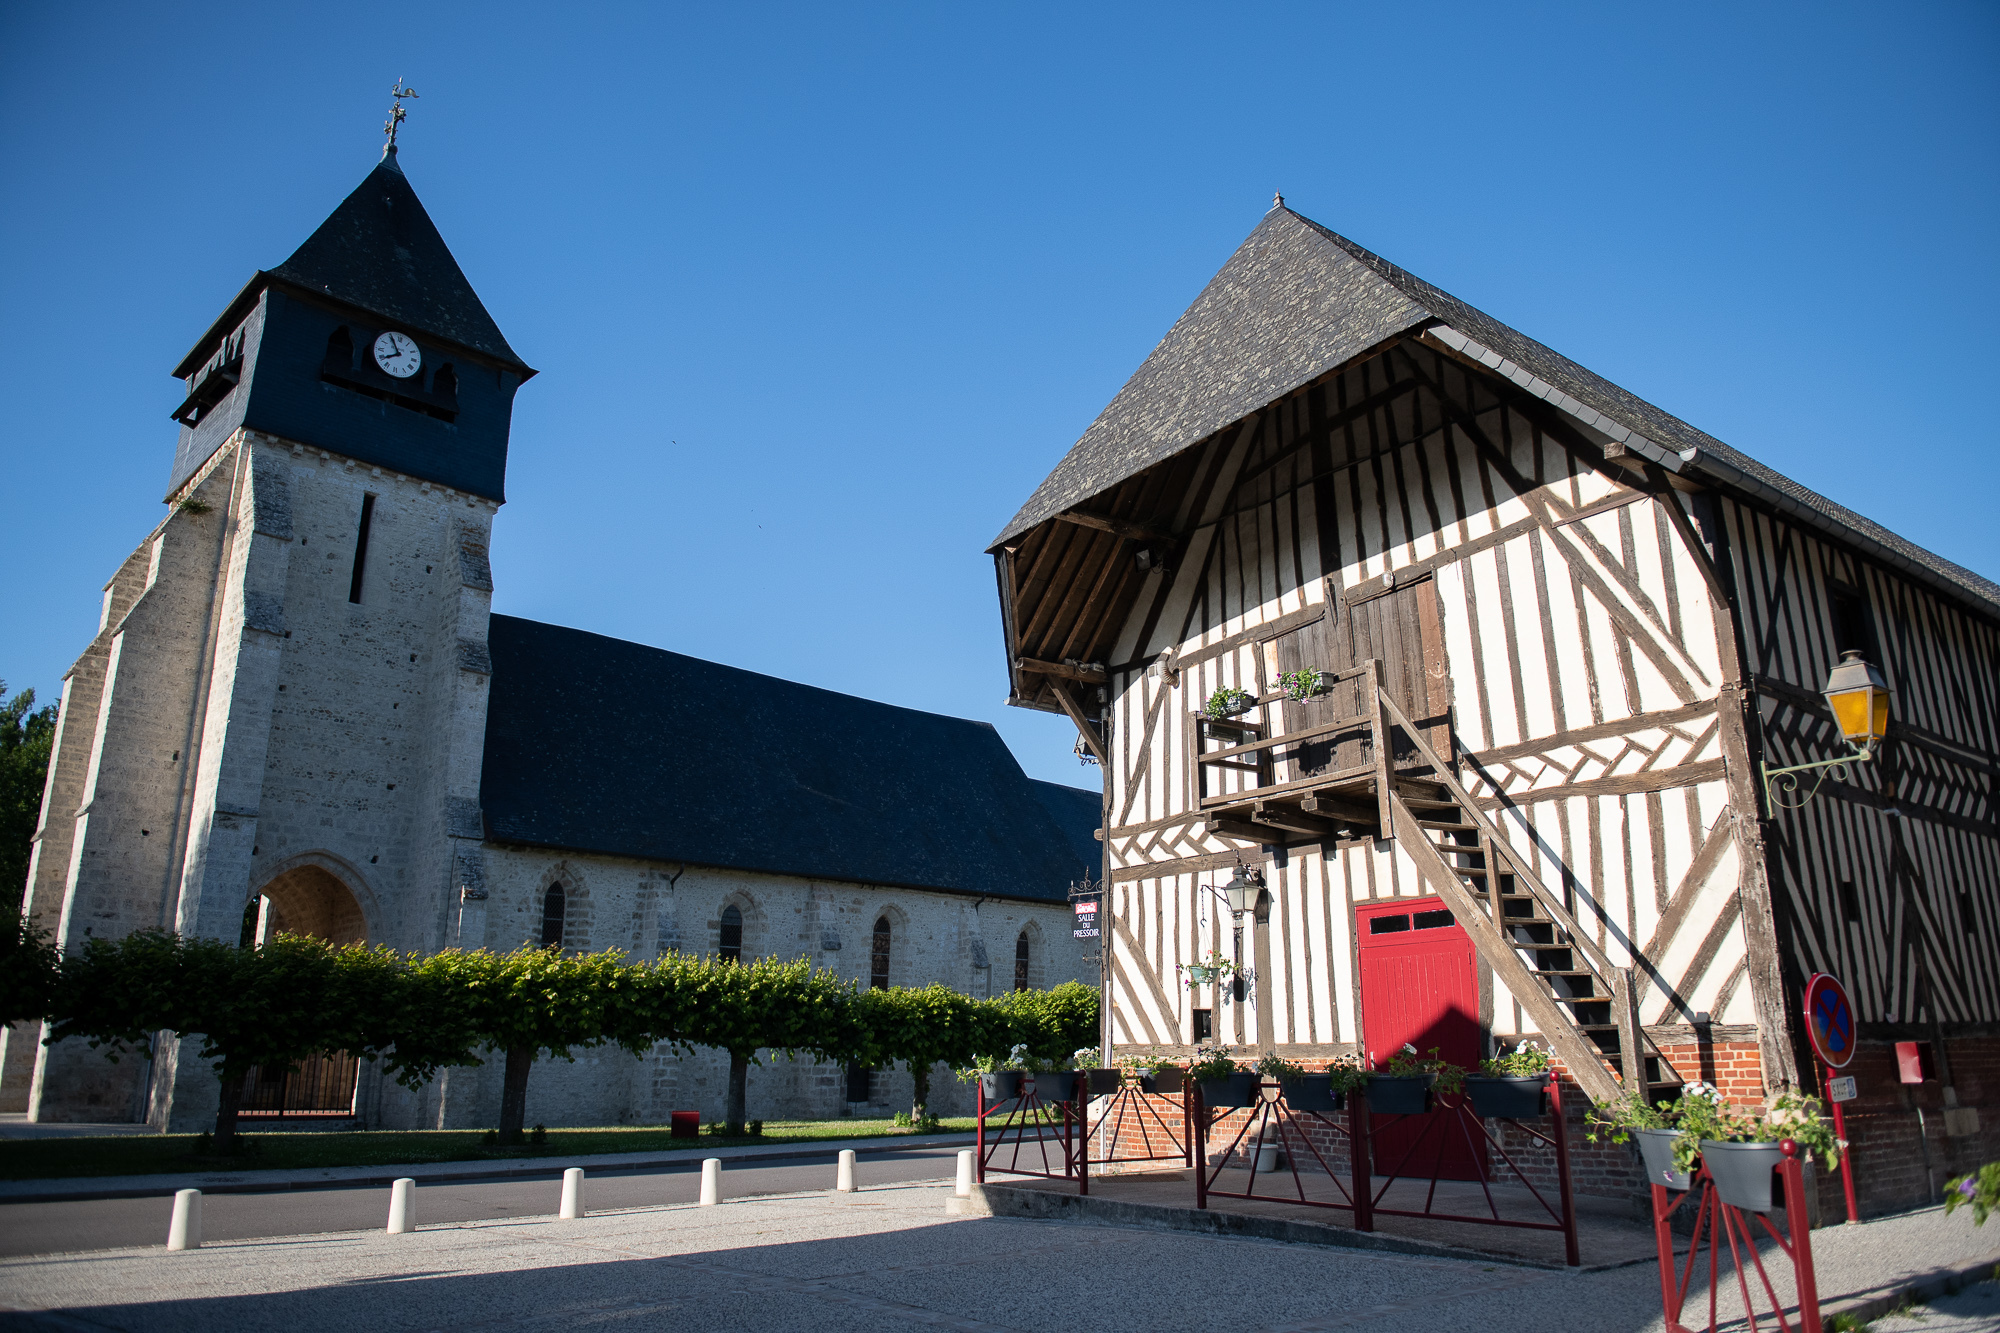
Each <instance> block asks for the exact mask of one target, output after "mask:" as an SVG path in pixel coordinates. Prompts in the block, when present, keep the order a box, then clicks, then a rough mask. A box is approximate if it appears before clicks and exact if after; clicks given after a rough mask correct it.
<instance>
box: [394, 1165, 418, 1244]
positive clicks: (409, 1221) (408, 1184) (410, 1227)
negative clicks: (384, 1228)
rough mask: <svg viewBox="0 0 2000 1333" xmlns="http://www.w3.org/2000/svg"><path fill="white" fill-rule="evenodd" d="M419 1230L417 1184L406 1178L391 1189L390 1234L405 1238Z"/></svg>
mask: <svg viewBox="0 0 2000 1333" xmlns="http://www.w3.org/2000/svg"><path fill="white" fill-rule="evenodd" d="M416 1229H417V1182H416V1181H415V1180H414V1179H412V1178H411V1177H409V1176H404V1177H403V1178H402V1179H401V1180H398V1181H397V1182H396V1183H395V1184H393V1185H391V1186H390V1187H389V1234H390V1235H392V1236H404V1235H408V1234H409V1233H410V1232H412V1231H415V1230H416Z"/></svg>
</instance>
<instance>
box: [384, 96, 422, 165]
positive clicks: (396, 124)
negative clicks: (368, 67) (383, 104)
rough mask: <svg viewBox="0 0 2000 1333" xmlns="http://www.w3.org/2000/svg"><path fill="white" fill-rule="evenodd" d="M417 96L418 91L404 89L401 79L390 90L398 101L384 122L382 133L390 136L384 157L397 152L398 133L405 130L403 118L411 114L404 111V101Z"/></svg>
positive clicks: (390, 109)
mask: <svg viewBox="0 0 2000 1333" xmlns="http://www.w3.org/2000/svg"><path fill="white" fill-rule="evenodd" d="M416 95H417V90H416V89H415V88H406V87H404V86H403V81H402V79H400V78H399V79H397V80H396V86H395V87H393V88H391V89H390V90H389V96H391V97H393V98H395V99H396V104H395V105H394V106H392V107H390V108H389V118H388V119H387V120H385V121H383V122H382V133H384V134H386V135H388V136H389V143H388V146H387V147H385V148H384V149H383V150H382V156H384V157H387V156H388V155H389V154H391V153H393V152H395V151H396V131H397V130H400V129H401V128H403V118H404V117H405V116H406V115H408V114H409V113H408V112H406V111H404V110H403V99H404V98H405V97H411V98H414V97H415V96H416Z"/></svg>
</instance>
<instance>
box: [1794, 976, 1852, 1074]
mask: <svg viewBox="0 0 2000 1333" xmlns="http://www.w3.org/2000/svg"><path fill="white" fill-rule="evenodd" d="M1854 1035H1855V1034H1854V1006H1853V1005H1851V1004H1849V1003H1848V1002H1847V992H1846V991H1845V990H1843V989H1842V988H1841V985H1840V983H1839V982H1838V981H1835V980H1834V979H1833V978H1832V977H1830V976H1828V975H1827V974H1826V973H1824V972H1815V973H1814V974H1813V978H1812V980H1811V981H1808V982H1807V983H1806V1036H1807V1039H1808V1040H1810V1041H1811V1042H1812V1048H1813V1054H1814V1055H1817V1056H1818V1057H1819V1058H1820V1059H1821V1060H1822V1061H1823V1062H1825V1064H1826V1065H1827V1066H1828V1067H1829V1068H1832V1069H1845V1068H1846V1067H1847V1062H1848V1061H1849V1060H1852V1059H1853V1058H1854Z"/></svg>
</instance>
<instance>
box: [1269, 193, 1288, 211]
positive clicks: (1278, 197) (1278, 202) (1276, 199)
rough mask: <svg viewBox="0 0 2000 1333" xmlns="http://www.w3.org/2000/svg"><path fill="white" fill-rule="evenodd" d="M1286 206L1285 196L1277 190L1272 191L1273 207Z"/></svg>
mask: <svg viewBox="0 0 2000 1333" xmlns="http://www.w3.org/2000/svg"><path fill="white" fill-rule="evenodd" d="M1284 206H1285V196H1284V195H1282V194H1279V193H1278V192H1277V191H1276V190H1273V191H1271V207H1272V208H1283V207H1284Z"/></svg>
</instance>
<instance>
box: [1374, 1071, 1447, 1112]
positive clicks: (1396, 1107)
mask: <svg viewBox="0 0 2000 1333" xmlns="http://www.w3.org/2000/svg"><path fill="white" fill-rule="evenodd" d="M1435 1082H1437V1075H1436V1074H1410V1075H1406V1076H1403V1077H1400V1078H1391V1077H1390V1076H1389V1075H1387V1074H1375V1075H1372V1076H1370V1078H1369V1080H1368V1109H1369V1110H1370V1111H1375V1112H1379V1113H1380V1114H1382V1115H1422V1114H1424V1113H1425V1112H1426V1111H1428V1110H1430V1109H1431V1084H1433V1083H1435Z"/></svg>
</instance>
